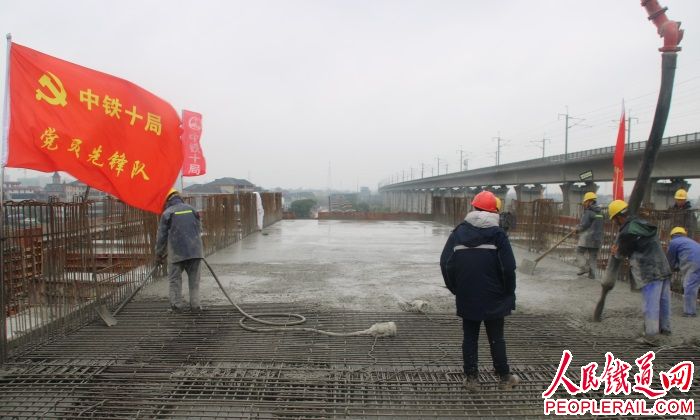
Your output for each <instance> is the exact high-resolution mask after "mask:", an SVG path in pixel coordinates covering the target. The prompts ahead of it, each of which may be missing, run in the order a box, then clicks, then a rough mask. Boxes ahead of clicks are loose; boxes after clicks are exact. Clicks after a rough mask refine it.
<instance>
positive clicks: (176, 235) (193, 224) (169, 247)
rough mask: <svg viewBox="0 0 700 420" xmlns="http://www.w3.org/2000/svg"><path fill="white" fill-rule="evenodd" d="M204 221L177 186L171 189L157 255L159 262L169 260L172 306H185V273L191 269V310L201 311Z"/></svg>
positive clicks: (174, 309)
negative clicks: (200, 290)
mask: <svg viewBox="0 0 700 420" xmlns="http://www.w3.org/2000/svg"><path fill="white" fill-rule="evenodd" d="M203 248H204V247H203V246H202V224H201V222H200V220H199V214H198V213H197V210H195V209H194V207H192V206H190V205H189V204H186V203H185V202H184V201H183V200H182V197H180V194H179V193H178V192H177V190H175V189H171V190H170V192H169V193H168V196H167V198H166V201H165V210H164V211H163V214H162V215H161V217H160V222H159V224H158V235H157V236H156V257H157V258H158V260H159V262H162V261H165V259H166V257H167V260H168V281H169V283H170V285H169V286H170V290H169V297H170V309H171V310H172V311H175V312H179V311H182V310H184V309H185V307H186V306H185V303H184V302H183V299H182V272H183V271H186V272H187V281H188V285H189V291H190V309H191V310H192V311H193V312H200V311H201V310H202V305H201V303H200V300H199V266H200V263H201V261H202V258H204V249H203Z"/></svg>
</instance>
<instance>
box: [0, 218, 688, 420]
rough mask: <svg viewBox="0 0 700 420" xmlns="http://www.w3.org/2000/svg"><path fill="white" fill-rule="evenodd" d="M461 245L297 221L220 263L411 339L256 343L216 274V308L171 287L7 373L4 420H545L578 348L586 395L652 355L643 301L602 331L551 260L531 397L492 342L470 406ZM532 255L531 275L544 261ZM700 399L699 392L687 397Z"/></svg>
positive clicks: (381, 225)
mask: <svg viewBox="0 0 700 420" xmlns="http://www.w3.org/2000/svg"><path fill="white" fill-rule="evenodd" d="M449 231H450V228H449V227H446V226H441V225H437V224H434V223H430V222H372V223H367V222H334V221H324V222H316V221H284V222H282V223H278V224H275V225H274V226H272V227H271V228H269V229H267V228H266V231H265V235H261V234H256V235H253V236H251V237H249V238H246V239H245V240H244V241H242V242H241V243H238V244H236V245H234V246H232V247H231V248H229V249H227V250H224V251H221V252H219V253H217V254H216V255H213V256H212V257H210V258H208V260H209V261H210V263H211V264H212V265H213V266H214V269H215V270H216V271H217V274H218V275H219V277H220V278H221V280H222V281H223V282H224V285H225V286H226V287H227V289H228V290H229V292H230V293H231V294H232V296H233V297H234V299H235V300H236V301H237V302H238V303H240V304H241V305H242V307H243V308H244V309H245V310H247V311H249V312H251V313H253V314H255V313H265V312H293V313H299V314H302V315H304V316H306V317H307V319H308V321H307V323H306V324H305V326H307V327H314V328H321V329H325V330H330V331H336V332H338V331H357V330H363V329H366V328H368V327H369V326H370V325H372V324H374V323H376V322H381V321H395V322H396V323H397V325H398V336H396V337H393V338H379V339H374V338H370V337H354V338H334V337H327V336H323V335H318V334H313V333H307V332H284V333H280V332H275V333H253V332H248V331H245V330H243V329H242V328H240V327H239V325H238V319H239V318H240V316H239V315H238V314H237V313H236V311H235V310H234V309H233V308H232V307H231V306H230V305H229V304H228V303H225V301H224V299H223V298H222V296H221V292H220V291H218V290H217V289H216V287H215V286H214V284H215V283H214V282H213V279H212V278H211V276H210V275H207V274H205V275H204V276H203V278H202V295H203V299H204V302H205V304H206V305H207V307H208V310H207V311H205V312H204V313H203V314H199V315H195V314H191V313H182V314H171V313H168V312H167V311H166V308H167V307H168V304H167V301H166V300H164V299H165V296H167V283H166V282H165V280H160V281H159V282H156V283H155V284H153V285H151V286H149V287H148V288H146V289H145V290H143V291H142V293H141V294H140V295H139V296H138V300H137V301H135V302H132V303H131V304H129V305H127V307H126V308H125V309H124V311H123V312H122V313H120V314H119V316H118V319H119V324H118V325H117V326H115V327H112V328H108V327H106V326H104V325H103V324H102V322H101V321H97V322H93V323H92V324H90V325H88V326H86V327H84V328H82V329H80V330H77V331H74V332H72V333H71V334H69V335H67V336H64V337H56V338H55V339H53V340H52V341H51V342H49V343H47V344H45V345H43V346H40V347H37V348H34V349H28V350H27V351H25V352H23V353H21V354H19V355H18V356H17V357H16V358H15V359H13V360H12V361H11V362H10V363H7V364H6V365H4V366H3V367H1V368H0V418H47V417H48V418H51V417H53V418H57V417H59V418H81V417H90V418H102V419H108V418H109V419H112V418H217V417H218V418H262V419H271V418H286V419H302V418H303V419H308V418H344V417H347V418H397V417H399V418H400V417H405V418H416V419H418V418H421V419H422V418H436V417H437V418H463V417H464V416H473V417H486V416H489V417H496V418H518V417H532V418H538V417H542V398H541V393H542V392H543V391H544V389H545V388H546V387H547V386H548V385H549V384H550V382H551V381H552V378H553V376H554V373H555V370H556V367H557V365H558V363H559V360H560V358H561V354H562V351H563V350H564V349H568V350H571V351H572V353H573V356H574V361H573V363H572V365H571V366H570V367H569V370H568V371H567V376H568V377H569V378H571V379H572V380H574V381H578V380H579V371H580V370H579V368H580V366H581V365H585V364H587V363H589V362H593V361H595V362H598V363H599V365H600V366H601V369H602V366H603V364H604V361H605V360H604V354H605V352H607V351H610V352H612V353H613V354H614V355H615V356H616V357H618V358H620V359H621V360H623V361H625V362H627V363H630V364H632V366H633V367H634V360H635V359H636V358H637V357H639V356H641V355H642V354H644V353H645V352H646V351H647V350H649V349H650V348H649V347H646V346H644V345H640V344H636V343H635V342H634V341H633V338H634V336H636V335H637V334H638V330H639V329H640V327H641V319H640V315H639V295H638V294H634V293H631V292H630V291H629V288H628V287H627V285H619V286H618V287H617V288H616V289H615V290H614V291H613V292H612V293H611V294H610V296H609V302H608V306H607V308H606V312H605V313H604V315H605V319H604V320H603V322H602V323H598V324H596V323H592V322H590V314H591V311H592V307H593V305H594V302H595V299H596V298H597V295H598V293H599V292H600V286H599V285H598V283H597V282H595V281H591V280H588V279H581V278H577V277H576V275H575V274H574V273H575V271H576V269H575V268H574V267H571V266H568V265H566V264H563V263H561V262H560V261H557V260H556V259H554V258H547V259H545V260H543V261H541V262H540V263H539V264H538V268H537V270H536V274H535V275H534V276H526V275H520V274H519V276H518V289H517V294H518V311H517V312H516V314H514V315H513V316H511V317H509V318H508V319H507V321H506V340H507V346H508V356H509V360H510V363H511V366H512V369H513V371H514V372H515V373H517V374H518V375H520V376H521V377H522V378H523V380H524V381H523V384H522V385H521V386H519V387H518V388H516V389H515V390H512V391H509V392H504V391H501V390H498V389H497V387H496V378H495V376H494V374H493V370H492V368H491V361H490V356H489V352H488V343H487V342H486V339H485V337H482V341H481V343H480V347H479V350H480V356H479V357H480V375H481V380H482V382H483V386H482V387H481V389H480V390H479V391H478V392H476V393H467V392H466V391H464V390H463V389H462V388H461V383H462V380H463V375H462V370H461V365H462V361H461V339H462V333H461V324H460V322H459V319H458V318H457V317H456V316H455V315H454V303H453V300H452V297H451V295H450V294H449V292H448V291H447V290H446V289H445V288H444V287H443V286H442V279H441V278H440V274H439V269H438V266H437V259H438V256H439V253H440V251H441V249H442V245H443V244H444V240H445V238H446V235H447V234H448V233H449ZM516 253H517V255H516V260H517V261H520V260H521V259H522V258H530V259H532V258H534V256H533V255H530V254H527V253H525V252H524V251H522V250H519V249H516ZM415 298H420V299H424V300H427V301H429V303H430V306H429V308H428V313H427V314H420V313H407V312H399V310H398V305H397V302H398V301H400V300H410V299H415ZM680 312H681V308H680V305H679V302H678V301H675V300H674V302H673V321H672V322H673V330H674V332H673V336H671V337H669V338H667V341H666V342H665V344H664V347H661V348H658V347H657V348H655V350H657V359H656V360H655V361H654V362H655V363H654V369H655V371H654V372H655V380H654V383H653V385H654V386H655V387H658V386H659V384H658V372H660V371H661V370H664V369H667V368H669V367H670V366H672V365H674V364H676V363H678V362H680V361H683V360H692V361H695V362H696V363H697V361H698V360H700V349H699V348H698V343H699V342H700V341H698V339H697V335H698V332H697V331H698V330H697V319H688V318H681V317H680ZM482 335H485V334H484V333H483V332H482ZM696 372H697V370H696ZM633 373H636V367H635V372H633ZM599 374H600V372H599ZM697 383H698V374H697V373H696V378H695V383H694V384H697ZM560 392H561V391H560ZM699 394H700V392H699V391H698V389H697V388H696V387H694V388H691V392H690V393H689V394H680V393H677V392H675V393H672V394H671V397H673V398H694V399H696V400H697V399H698V397H699V396H700V395H699ZM558 395H560V396H563V394H561V393H560V394H558ZM600 396H601V394H600V393H599V392H588V393H586V394H585V397H587V398H596V397H600ZM635 396H636V394H633V395H631V397H635Z"/></svg>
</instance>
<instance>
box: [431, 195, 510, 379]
mask: <svg viewBox="0 0 700 420" xmlns="http://www.w3.org/2000/svg"><path fill="white" fill-rule="evenodd" d="M472 206H473V207H474V211H472V212H469V213H468V214H467V216H466V217H465V218H464V221H463V222H462V223H460V224H459V225H458V226H457V227H456V228H455V229H454V230H453V231H452V233H451V234H450V237H449V238H448V239H447V243H446V244H445V248H444V249H443V251H442V255H441V256H440V269H441V271H442V277H443V279H444V281H445V285H446V286H447V288H448V289H449V290H450V292H452V294H454V295H455V300H456V305H457V315H458V316H460V317H461V318H462V326H463V330H464V341H463V343H462V356H463V359H464V375H465V380H464V386H465V388H467V389H468V390H470V391H474V390H476V389H477V388H478V387H479V371H478V341H479V330H480V328H481V323H482V322H483V323H484V324H485V326H486V335H487V336H488V339H489V345H490V347H491V358H492V359H493V367H494V369H495V371H496V373H497V374H498V375H499V377H500V380H501V382H500V384H499V386H500V387H501V388H502V389H510V388H512V387H513V386H514V385H516V384H518V383H519V382H520V378H518V377H517V376H516V375H513V374H511V373H510V367H509V366H508V358H507V356H506V342H505V338H504V335H503V329H504V318H505V317H506V316H508V315H510V313H511V311H512V310H513V309H515V257H514V256H513V250H512V248H511V246H510V242H509V240H508V236H507V235H506V233H505V232H504V231H503V229H502V228H500V227H499V226H498V222H499V216H498V209H497V207H496V197H495V196H494V195H493V193H491V192H489V191H482V192H480V193H479V194H477V195H476V196H475V197H474V200H473V201H472Z"/></svg>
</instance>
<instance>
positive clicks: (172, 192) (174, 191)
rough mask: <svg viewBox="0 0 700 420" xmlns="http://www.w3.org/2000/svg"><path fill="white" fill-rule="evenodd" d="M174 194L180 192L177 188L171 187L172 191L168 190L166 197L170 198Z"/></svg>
mask: <svg viewBox="0 0 700 420" xmlns="http://www.w3.org/2000/svg"><path fill="white" fill-rule="evenodd" d="M173 194H180V193H179V192H178V191H177V190H176V189H175V188H171V189H170V191H168V195H166V196H165V199H166V200H168V199H169V198H170V197H172V196H173Z"/></svg>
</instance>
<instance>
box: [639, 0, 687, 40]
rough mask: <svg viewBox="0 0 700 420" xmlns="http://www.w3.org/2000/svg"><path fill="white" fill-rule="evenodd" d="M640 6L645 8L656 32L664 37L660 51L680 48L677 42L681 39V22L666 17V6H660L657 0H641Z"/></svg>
mask: <svg viewBox="0 0 700 420" xmlns="http://www.w3.org/2000/svg"><path fill="white" fill-rule="evenodd" d="M642 7H643V8H645V9H646V10H647V13H648V14H649V20H650V21H652V22H653V23H654V25H656V32H658V34H659V36H660V37H661V38H663V39H664V46H663V47H661V48H659V51H661V52H677V51H680V50H681V47H679V46H678V44H680V43H681V40H682V39H683V30H682V29H681V23H680V22H676V21H673V20H670V19H669V18H668V17H666V10H668V7H661V6H660V5H659V2H658V1H657V0H642Z"/></svg>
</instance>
